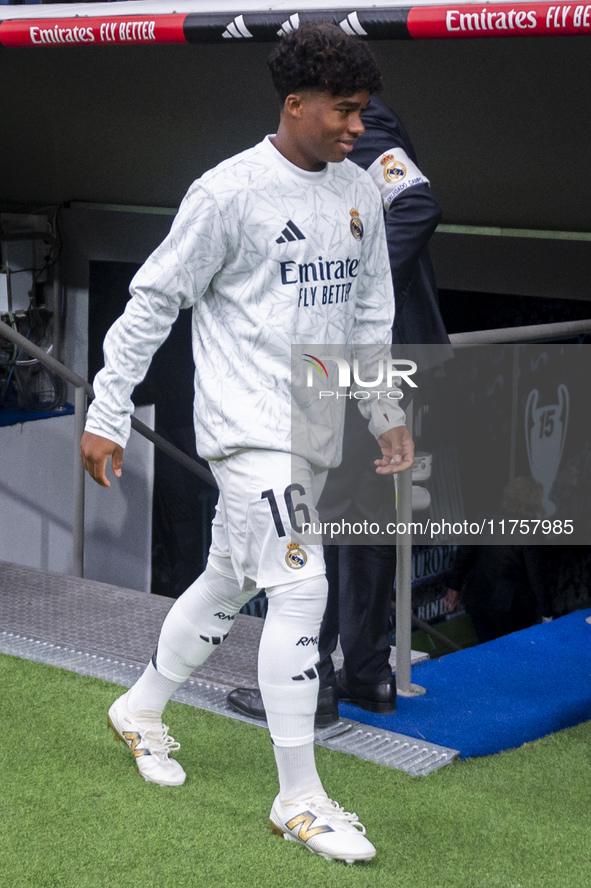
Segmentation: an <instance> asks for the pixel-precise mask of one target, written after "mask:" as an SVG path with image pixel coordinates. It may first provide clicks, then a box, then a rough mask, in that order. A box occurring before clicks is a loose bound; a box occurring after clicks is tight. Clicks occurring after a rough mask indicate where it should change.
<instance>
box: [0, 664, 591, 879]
mask: <svg viewBox="0 0 591 888" xmlns="http://www.w3.org/2000/svg"><path fill="white" fill-rule="evenodd" d="M0 680H1V687H2V695H1V699H0V713H1V716H2V726H3V743H2V745H1V749H0V780H1V784H0V885H2V886H6V888H25V886H26V888H29V886H30V888H61V886H67V888H102V886H109V888H111V886H112V888H194V886H213V888H218V886H245V888H249V886H256V888H258V886H261V888H292V886H293V888H295V886H297V888H300V886H301V888H307V886H310V888H333V886H334V888H350V886H351V888H472V886H478V888H493V886H495V888H496V886H500V888H562V886H564V888H570V886H573V888H575V886H576V888H582V886H587V885H589V884H591V816H590V815H591V790H590V788H589V787H590V783H589V755H590V754H589V750H590V749H591V722H587V723H585V724H583V725H579V726H578V727H576V728H572V729H570V730H568V731H564V732H561V733H560V734H555V735H552V736H550V737H547V738H545V739H544V740H539V741H537V742H535V743H531V744H528V745H527V746H525V747H522V748H521V749H518V750H514V751H510V752H505V753H501V754H500V755H496V756H491V757H489V758H485V759H473V760H468V761H465V762H456V763H454V764H453V765H450V766H447V767H445V768H442V769H441V770H439V771H436V772H434V773H432V774H430V775H429V776H427V777H415V778H412V777H409V776H408V775H406V774H403V773H401V772H400V771H394V770H391V769H388V768H384V767H381V766H379V765H374V764H371V763H369V762H363V761H360V760H358V759H355V758H353V757H351V756H346V755H344V754H342V753H336V752H330V751H328V750H324V749H318V751H317V758H318V764H319V770H320V773H321V776H322V778H323V780H324V784H325V787H326V789H327V790H328V792H329V794H332V795H333V796H334V797H336V798H337V799H338V801H339V802H340V803H341V804H343V805H344V806H345V807H346V808H347V809H348V810H351V808H353V809H354V810H356V811H357V813H358V814H359V815H360V817H361V819H362V821H363V822H364V823H365V825H366V827H367V831H368V836H369V837H370V838H371V841H372V842H373V843H374V844H375V845H376V847H377V850H378V853H377V856H376V858H375V859H374V860H373V861H372V862H371V863H370V864H365V865H359V864H357V865H355V866H353V867H348V866H346V865H345V864H342V863H336V862H332V861H325V860H323V859H321V858H317V857H315V856H313V855H312V854H310V853H309V852H307V851H306V850H305V849H304V848H302V847H299V846H297V845H295V844H293V843H288V842H285V841H283V840H282V839H279V838H277V837H275V836H272V835H271V834H270V832H269V831H268V829H267V825H268V814H269V810H270V807H271V803H272V800H273V798H274V795H275V793H276V777H275V768H274V761H273V753H272V748H271V744H270V742H269V739H268V735H267V733H266V732H265V731H264V730H263V729H261V728H257V727H255V726H252V725H248V724H244V723H241V722H238V721H234V720H232V719H228V718H224V717H222V716H216V715H213V714H210V713H205V712H201V711H199V710H196V709H193V708H191V707H189V706H185V705H183V704H180V703H172V704H170V705H169V707H167V710H166V719H165V720H166V721H167V723H169V724H171V725H172V733H173V734H174V736H175V737H176V738H177V739H180V740H181V741H182V749H181V750H180V752H179V753H178V754H177V757H178V759H179V761H180V762H181V764H182V765H183V767H184V768H185V769H186V771H187V773H188V775H189V776H188V779H187V782H186V783H185V785H184V786H183V787H180V788H164V787H160V786H155V785H153V784H148V783H145V782H144V781H143V780H142V779H141V778H140V777H139V776H138V773H137V770H136V767H135V764H134V761H133V759H132V756H131V754H130V753H129V751H128V750H127V748H126V747H125V746H124V745H123V744H122V743H114V742H113V734H112V732H110V731H108V729H107V727H106V711H107V709H108V707H109V705H110V703H111V702H112V700H113V699H114V698H115V697H116V696H117V695H118V694H119V693H121V688H119V687H117V686H115V685H112V684H109V683H107V682H103V681H99V680H98V679H90V678H85V677H83V676H79V675H75V674H73V673H70V672H66V671H63V670H61V669H56V668H53V667H50V666H43V665H40V664H37V663H31V662H28V661H25V660H20V659H17V658H14V657H8V656H0Z"/></svg>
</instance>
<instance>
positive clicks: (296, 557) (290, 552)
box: [285, 543, 308, 570]
mask: <svg viewBox="0 0 591 888" xmlns="http://www.w3.org/2000/svg"><path fill="white" fill-rule="evenodd" d="M307 560H308V556H307V555H306V553H305V552H304V550H303V549H302V547H301V546H299V545H298V544H297V543H288V544H287V554H286V556H285V563H286V564H287V566H288V567H292V568H293V569H294V570H299V569H300V568H301V567H304V565H305V563H306V561H307Z"/></svg>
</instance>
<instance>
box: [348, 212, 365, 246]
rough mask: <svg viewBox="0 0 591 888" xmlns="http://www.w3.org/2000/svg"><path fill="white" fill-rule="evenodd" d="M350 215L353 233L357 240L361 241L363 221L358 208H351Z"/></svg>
mask: <svg viewBox="0 0 591 888" xmlns="http://www.w3.org/2000/svg"><path fill="white" fill-rule="evenodd" d="M349 215H350V216H351V224H350V226H349V227H350V228H351V234H352V235H353V237H354V238H355V240H358V241H360V240H361V239H362V237H363V222H362V221H361V219H360V218H359V213H358V212H357V210H356V209H352V210H349Z"/></svg>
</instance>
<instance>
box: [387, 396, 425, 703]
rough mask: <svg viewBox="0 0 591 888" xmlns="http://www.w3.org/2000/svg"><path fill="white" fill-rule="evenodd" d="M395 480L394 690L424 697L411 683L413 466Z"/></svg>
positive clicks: (410, 423) (410, 409) (410, 424)
mask: <svg viewBox="0 0 591 888" xmlns="http://www.w3.org/2000/svg"><path fill="white" fill-rule="evenodd" d="M412 417H413V405H412V401H411V402H410V403H409V404H408V405H407V407H406V426H407V428H408V430H409V431H410V433H411V434H412V428H413V419H412ZM394 477H395V478H396V479H397V484H396V488H397V496H396V519H397V523H398V524H404V525H405V527H406V532H405V533H398V529H397V533H396V690H397V692H398V693H399V694H400V695H401V696H402V697H414V696H416V695H418V694H424V693H425V688H422V687H420V686H419V685H413V684H411V681H410V655H411V647H410V636H411V631H412V602H411V595H412V591H411V590H412V582H411V581H412V531H411V530H410V528H409V525H410V522H411V521H412V467H411V468H410V469H407V470H406V471H405V472H401V473H400V474H399V475H395V476H394Z"/></svg>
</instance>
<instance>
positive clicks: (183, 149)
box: [0, 3, 591, 298]
mask: <svg viewBox="0 0 591 888" xmlns="http://www.w3.org/2000/svg"><path fill="white" fill-rule="evenodd" d="M119 5H120V4H109V6H110V7H111V9H113V8H114V7H117V6H119ZM135 5H137V4H135ZM234 5H235V6H236V7H238V6H240V4H239V3H236V4H234ZM542 5H544V6H547V4H529V6H530V7H531V6H535V7H540V6H542ZM500 6H501V4H494V8H497V7H500ZM520 6H528V4H516V5H515V9H517V8H518V7H520ZM565 6H566V5H560V4H559V5H558V6H557V7H556V8H557V9H560V10H563V9H564V8H565ZM93 7H94V5H93ZM93 7H91V9H92V8H93ZM503 7H504V8H505V9H507V10H509V8H511V9H512V8H513V7H512V6H510V4H503ZM40 8H41V9H43V10H44V12H45V15H48V14H49V10H51V7H48V6H43V7H40ZM60 8H61V9H63V7H60ZM94 8H96V7H94ZM468 8H469V7H467V6H463V7H462V9H463V10H466V9H468ZM478 8H479V9H483V8H484V7H478ZM486 8H487V9H493V5H491V6H487V7H486ZM586 8H587V7H585V9H586ZM589 8H590V9H591V7H589ZM4 9H10V10H14V9H18V7H0V20H1V19H2V10H4ZM22 9H25V10H26V11H27V15H28V17H29V18H28V20H27V21H28V24H29V26H30V19H31V14H32V9H33V8H32V7H31V6H27V7H22ZM54 9H57V7H54ZM440 9H441V10H443V9H444V7H440ZM573 9H574V7H573ZM398 12H401V11H400V10H398ZM403 12H404V10H403ZM569 14H570V15H571V20H574V19H572V15H573V13H569ZM561 15H562V12H561ZM581 15H582V13H581ZM590 18H591V12H590ZM78 21H82V20H81V19H78ZM232 21H234V19H232ZM245 21H246V22H247V23H248V17H247V16H245ZM359 21H360V22H363V21H364V19H363V16H362V13H361V11H360V12H359ZM452 21H455V20H453V19H452ZM565 21H566V19H565ZM399 24H400V23H399ZM19 25H20V26H22V25H23V21H20V22H19ZM218 30H219V29H218ZM368 30H369V29H368ZM555 33H559V32H558V31H556V29H555ZM4 39H5V37H4V32H3V31H2V25H0V40H4ZM373 48H374V50H375V52H376V55H377V57H378V60H379V62H380V64H381V67H382V70H383V74H384V80H385V84H386V86H385V91H384V98H385V100H386V101H387V102H388V103H389V104H390V105H392V107H394V108H395V109H396V110H397V111H398V112H399V113H400V115H401V116H402V118H403V120H404V121H405V124H406V126H407V128H408V130H409V132H410V134H411V137H412V139H413V141H414V144H415V148H416V150H417V152H418V155H419V161H420V166H421V168H422V169H423V171H424V172H425V174H426V175H428V176H429V178H430V180H431V184H432V187H433V189H434V191H435V193H436V195H437V197H438V200H439V202H440V204H441V207H442V210H443V222H444V223H446V224H456V225H470V226H503V227H510V228H523V229H534V230H540V229H542V230H554V231H556V230H558V231H569V232H591V164H590V163H589V147H588V146H589V142H590V136H591V95H590V91H589V83H590V82H591V52H590V50H591V39H590V38H588V37H586V36H551V37H550V36H541V37H538V38H537V39H529V37H512V38H505V37H504V38H501V39H459V40H457V39H449V40H426V39H418V40H409V39H404V40H398V39H383V40H375V41H373ZM269 49H270V46H269V43H268V42H267V39H266V38H265V40H261V41H259V40H255V39H248V38H243V39H222V38H221V37H220V36H219V34H218V36H217V37H216V41H211V42H194V43H186V42H183V43H182V44H176V45H174V44H169V45H135V46H121V45H114V46H112V45H97V44H96V43H95V44H93V45H92V46H88V45H85V46H70V45H51V46H46V45H43V46H41V45H36V46H35V47H34V48H32V49H31V48H28V49H19V48H6V47H4V48H0V82H1V83H3V84H4V89H3V96H2V127H1V138H0V200H1V201H2V204H3V205H4V206H6V205H14V204H18V205H24V204H35V205H39V206H41V205H46V204H58V203H61V202H63V201H92V202H106V203H114V204H133V205H150V206H158V207H176V206H177V205H178V203H179V202H180V200H181V198H182V196H183V194H184V192H185V191H186V189H187V187H188V185H189V184H190V183H191V181H192V180H193V179H195V178H196V177H197V176H199V175H200V174H201V173H202V172H203V171H204V170H206V169H208V168H209V167H211V166H213V165H214V164H216V163H217V162H218V161H220V160H222V159H223V158H225V157H228V156H230V155H232V154H234V153H236V152H238V151H241V150H242V149H244V148H246V147H248V146H249V145H251V144H253V143H254V142H256V141H258V140H259V139H260V138H261V137H262V136H263V135H264V134H265V133H268V132H273V131H274V129H275V126H276V122H277V117H278V106H277V102H276V99H275V96H274V94H273V91H272V87H271V84H270V81H269V77H268V74H267V70H266V57H267V55H268V52H269ZM8 85H9V88H7V87H8ZM448 237H451V236H448ZM466 240H467V238H464V239H463V241H462V243H463V242H465V241H466ZM472 240H474V239H472ZM482 244H483V241H482V240H481V241H479V245H480V246H482ZM555 244H556V242H555V241H553V242H551V247H552V249H551V250H550V253H552V250H553V249H554V245H555ZM448 245H449V246H450V247H451V245H452V240H448V241H446V242H445V245H444V246H441V245H440V244H438V245H435V252H436V253H437V252H439V253H440V254H441V260H440V261H443V262H444V264H445V262H447V266H450V262H451V261H452V260H451V258H450V257H452V256H453V263H456V267H457V263H460V264H461V263H462V262H463V261H464V260H463V258H462V255H463V248H462V249H460V248H458V249H456V248H454V249H450V250H448V249H447V246H448ZM480 246H479V249H480ZM518 246H519V245H518V244H515V250H514V251H513V258H512V259H511V263H512V265H513V268H514V272H515V274H517V275H518V276H519V274H520V258H519V257H520V249H519V248H518ZM538 246H539V248H540V257H544V256H545V257H546V259H545V261H546V262H547V263H548V264H549V260H548V258H547V257H548V250H549V248H548V243H547V242H545V241H542V242H540V243H539V244H538ZM559 246H561V245H560V244H559ZM470 249H473V248H472V247H470ZM561 249H562V247H561ZM569 249H570V247H569ZM573 250H574V252H572V251H573ZM590 251H591V244H589V243H575V244H574V245H573V246H572V250H571V253H569V252H568V249H567V251H566V253H565V252H564V251H563V252H562V253H561V252H560V251H557V252H556V256H557V259H556V264H558V265H561V266H562V268H563V271H564V269H565V267H566V266H571V265H572V266H573V268H571V269H570V270H569V269H568V268H567V269H566V277H568V276H569V274H570V275H571V277H572V278H573V280H572V281H570V282H569V283H568V287H569V290H570V295H578V296H579V298H591V289H590V285H588V284H587V281H589V280H591V267H588V266H589V261H588V260H587V259H586V256H587V254H588V253H589V252H590ZM476 252H478V250H476ZM446 257H447V258H446ZM569 257H570V258H569ZM498 261H500V262H501V263H502V262H503V261H505V260H503V259H502V258H501V259H499V260H498ZM495 262H497V260H495ZM475 267H476V268H477V267H478V266H475ZM573 269H574V270H573ZM448 270H450V269H448ZM447 273H448V272H447V271H445V274H446V275H447ZM554 273H555V276H556V286H559V279H560V274H559V272H558V270H557V269H554ZM528 274H529V272H528ZM573 275H574V277H573ZM563 276H564V274H563ZM578 277H580V278H581V287H579V290H578V291H577V292H575V291H576V290H577V288H576V286H575V287H574V291H573V282H574V280H575V278H578ZM460 278H462V275H461V274H459V275H458V281H456V283H455V284H454V282H453V281H452V280H451V279H446V280H445V281H441V280H440V285H441V286H454V285H456V286H459V287H460V288H461V287H462V286H464V285H463V284H462V282H461V280H460ZM583 278H584V281H583ZM469 285H470V286H472V285H473V282H472V280H470V283H469ZM553 287H554V285H553ZM525 289H526V290H527V286H525ZM522 291H523V290H522ZM499 292H510V289H509V290H506V289H505V290H502V291H499ZM552 292H554V290H553V291H552ZM547 295H550V292H549V293H548V294H547Z"/></svg>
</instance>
